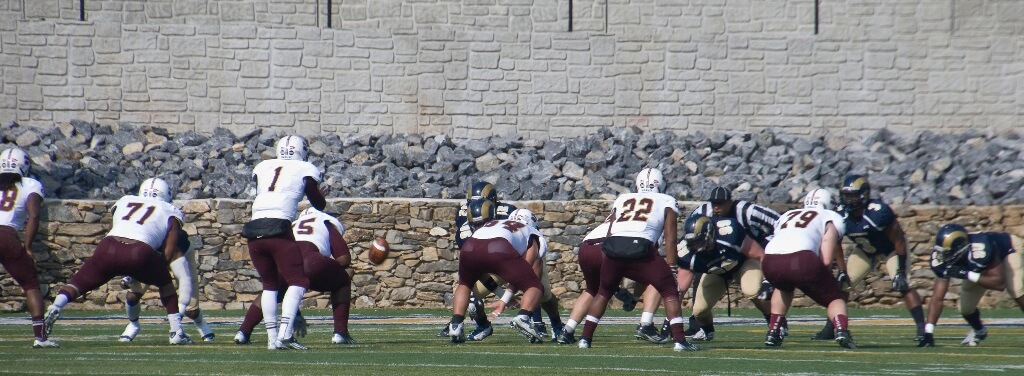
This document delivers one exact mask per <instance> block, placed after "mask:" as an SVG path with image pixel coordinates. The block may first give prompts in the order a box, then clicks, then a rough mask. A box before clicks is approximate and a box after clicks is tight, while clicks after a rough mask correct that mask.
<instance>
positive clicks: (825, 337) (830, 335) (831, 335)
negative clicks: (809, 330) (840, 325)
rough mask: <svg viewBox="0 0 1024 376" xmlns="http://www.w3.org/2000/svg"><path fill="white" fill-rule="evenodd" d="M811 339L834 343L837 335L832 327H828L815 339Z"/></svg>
mask: <svg viewBox="0 0 1024 376" xmlns="http://www.w3.org/2000/svg"><path fill="white" fill-rule="evenodd" d="M811 339H812V340H815V341H832V340H835V339H836V335H835V332H833V329H832V325H826V326H825V327H824V328H821V331H819V332H818V333H817V334H815V335H814V337H811Z"/></svg>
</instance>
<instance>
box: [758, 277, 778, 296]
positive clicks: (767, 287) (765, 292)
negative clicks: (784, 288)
mask: <svg viewBox="0 0 1024 376" xmlns="http://www.w3.org/2000/svg"><path fill="white" fill-rule="evenodd" d="M774 292H775V286H772V283H771V282H768V280H767V279H765V280H761V290H759V291H758V292H757V299H758V300H771V298H772V293H774Z"/></svg>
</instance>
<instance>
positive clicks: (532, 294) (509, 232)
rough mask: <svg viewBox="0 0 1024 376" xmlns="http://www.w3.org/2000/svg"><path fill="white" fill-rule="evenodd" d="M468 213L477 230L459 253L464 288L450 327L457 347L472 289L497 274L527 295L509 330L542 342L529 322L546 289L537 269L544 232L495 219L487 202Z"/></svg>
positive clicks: (471, 207) (457, 293)
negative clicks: (477, 283)
mask: <svg viewBox="0 0 1024 376" xmlns="http://www.w3.org/2000/svg"><path fill="white" fill-rule="evenodd" d="M468 209H469V213H468V214H469V222H470V226H472V227H473V230H474V232H473V235H472V236H471V237H470V238H469V239H467V240H466V242H465V243H463V245H462V248H461V250H460V251H459V286H458V287H457V288H456V289H455V298H454V303H453V307H452V310H453V313H452V320H451V322H450V323H449V324H448V326H449V328H448V334H449V335H450V337H451V341H452V343H462V342H465V340H466V336H465V333H464V332H463V326H462V324H463V321H465V319H466V308H467V306H468V305H469V294H470V289H471V286H473V285H474V284H476V282H477V281H479V280H480V279H481V278H483V277H485V276H486V275H487V274H497V275H498V276H499V277H501V278H502V279H504V280H505V281H508V283H510V284H511V285H512V286H513V287H514V288H515V289H516V290H518V291H523V298H522V302H521V303H522V304H520V308H521V309H520V310H519V314H518V315H517V316H516V317H515V318H514V319H512V322H511V323H510V326H512V327H513V328H515V329H516V330H518V331H519V333H521V334H522V335H523V336H525V337H526V338H527V339H528V340H529V341H530V343H539V342H541V341H543V336H542V335H541V334H539V333H537V331H536V330H535V329H534V327H533V322H532V319H531V318H530V316H531V313H532V312H533V310H534V309H536V308H537V306H538V304H539V300H540V297H541V295H542V294H543V289H544V285H543V284H541V281H540V277H539V276H538V274H539V271H538V270H535V269H534V266H535V262H536V260H538V259H539V253H540V237H541V235H540V232H539V231H537V229H536V228H534V227H531V226H528V225H525V224H523V223H520V222H518V221H513V220H507V219H499V220H495V219H494V217H495V215H496V208H495V204H494V202H492V201H490V200H487V199H482V198H481V199H476V200H473V201H470V203H469V205H468Z"/></svg>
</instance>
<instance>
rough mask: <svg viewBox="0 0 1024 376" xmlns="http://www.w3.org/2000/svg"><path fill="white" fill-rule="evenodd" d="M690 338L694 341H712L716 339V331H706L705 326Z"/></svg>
mask: <svg viewBox="0 0 1024 376" xmlns="http://www.w3.org/2000/svg"><path fill="white" fill-rule="evenodd" d="M690 339H691V340H694V341H710V340H713V339H715V332H706V331H704V328H700V330H698V331H697V333H694V334H693V336H692V337H690Z"/></svg>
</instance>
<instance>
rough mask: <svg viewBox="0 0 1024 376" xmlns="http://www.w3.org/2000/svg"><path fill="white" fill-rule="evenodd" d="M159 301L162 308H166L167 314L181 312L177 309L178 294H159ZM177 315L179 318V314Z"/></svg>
mask: <svg viewBox="0 0 1024 376" xmlns="http://www.w3.org/2000/svg"><path fill="white" fill-rule="evenodd" d="M160 303H163V305H164V309H166V310H167V314H168V315H170V314H178V313H180V312H181V311H178V294H173V295H168V296H161V297H160ZM178 317H179V320H180V317H181V316H180V315H179V316H178Z"/></svg>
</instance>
